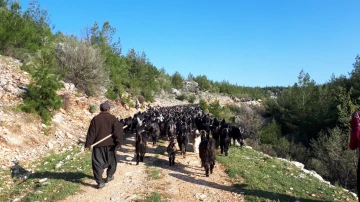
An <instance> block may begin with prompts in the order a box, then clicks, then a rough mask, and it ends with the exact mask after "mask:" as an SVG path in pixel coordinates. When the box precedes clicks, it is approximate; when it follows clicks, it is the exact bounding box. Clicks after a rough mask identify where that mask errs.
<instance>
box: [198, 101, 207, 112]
mask: <svg viewBox="0 0 360 202" xmlns="http://www.w3.org/2000/svg"><path fill="white" fill-rule="evenodd" d="M199 105H200V109H201V110H203V111H205V110H206V109H208V108H209V106H208V104H207V102H206V101H205V100H204V99H200V101H199Z"/></svg>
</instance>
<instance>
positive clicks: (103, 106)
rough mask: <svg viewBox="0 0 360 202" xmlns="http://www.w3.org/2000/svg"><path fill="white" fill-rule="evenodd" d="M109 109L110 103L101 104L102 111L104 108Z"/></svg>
mask: <svg viewBox="0 0 360 202" xmlns="http://www.w3.org/2000/svg"><path fill="white" fill-rule="evenodd" d="M107 109H110V104H109V103H107V102H104V103H102V104H100V110H101V111H104V110H107Z"/></svg>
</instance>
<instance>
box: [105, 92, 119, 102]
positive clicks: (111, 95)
mask: <svg viewBox="0 0 360 202" xmlns="http://www.w3.org/2000/svg"><path fill="white" fill-rule="evenodd" d="M118 97H119V94H118V93H115V92H114V91H113V90H108V91H107V92H106V98H108V99H111V100H115V99H116V98H118Z"/></svg>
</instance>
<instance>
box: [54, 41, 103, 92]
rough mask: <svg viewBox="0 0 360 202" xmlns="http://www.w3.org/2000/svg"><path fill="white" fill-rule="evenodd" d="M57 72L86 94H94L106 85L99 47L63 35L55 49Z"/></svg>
mask: <svg viewBox="0 0 360 202" xmlns="http://www.w3.org/2000/svg"><path fill="white" fill-rule="evenodd" d="M55 55H56V58H57V60H58V62H59V72H61V73H62V74H64V75H65V80H67V81H70V82H71V83H73V84H75V86H76V87H77V88H79V89H81V90H84V91H85V93H86V94H88V95H95V94H96V93H97V92H98V91H100V89H101V87H104V86H106V85H107V81H108V80H109V76H108V72H107V70H106V68H105V65H104V58H103V56H102V55H101V52H100V50H99V49H97V48H95V47H93V46H91V45H90V44H88V43H86V42H81V41H77V39H75V38H71V37H65V38H64V42H63V43H59V45H58V47H57V49H56V54H55Z"/></svg>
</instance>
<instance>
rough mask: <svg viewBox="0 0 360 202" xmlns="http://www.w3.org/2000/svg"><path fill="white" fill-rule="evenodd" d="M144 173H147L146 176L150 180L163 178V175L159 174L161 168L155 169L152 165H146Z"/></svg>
mask: <svg viewBox="0 0 360 202" xmlns="http://www.w3.org/2000/svg"><path fill="white" fill-rule="evenodd" d="M146 173H147V175H148V178H149V179H150V180H158V179H161V178H163V176H162V175H161V170H160V169H156V168H154V167H150V166H148V167H147V169H146Z"/></svg>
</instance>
